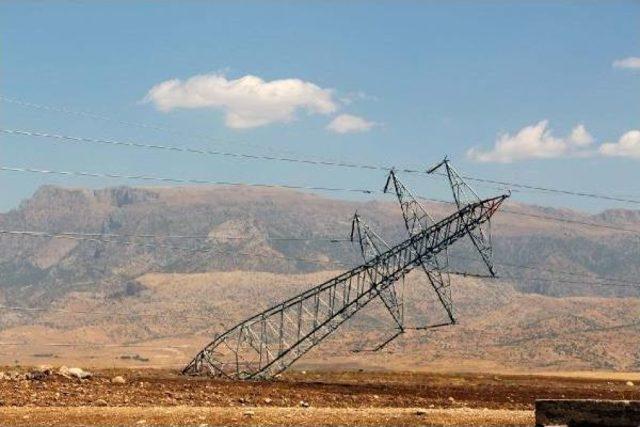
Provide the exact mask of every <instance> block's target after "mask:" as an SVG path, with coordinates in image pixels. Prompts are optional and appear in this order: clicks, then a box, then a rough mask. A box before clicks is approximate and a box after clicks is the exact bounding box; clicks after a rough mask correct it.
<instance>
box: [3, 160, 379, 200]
mask: <svg viewBox="0 0 640 427" xmlns="http://www.w3.org/2000/svg"><path fill="white" fill-rule="evenodd" d="M0 171H4V172H25V173H38V174H45V175H64V176H81V177H91V178H109V179H131V180H142V181H162V182H173V183H177V184H209V185H229V186H249V187H266V188H286V189H292V190H312V191H341V192H353V193H363V194H372V193H374V192H375V191H374V190H367V189H362V188H336V187H313V186H304V185H289V184H259V183H244V182H231V181H211V180H205V179H191V178H170V177H161V176H151V175H126V174H119V173H97V172H78V171H59V170H49V169H36V168H16V167H8V166H0Z"/></svg>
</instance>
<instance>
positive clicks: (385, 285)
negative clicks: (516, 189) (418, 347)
mask: <svg viewBox="0 0 640 427" xmlns="http://www.w3.org/2000/svg"><path fill="white" fill-rule="evenodd" d="M443 170H444V172H442V171H443ZM427 173H432V174H438V175H442V176H445V177H446V178H447V179H448V181H449V184H450V186H451V189H452V193H453V199H454V202H455V206H456V208H457V210H456V212H454V213H452V214H451V215H449V216H447V217H446V218H444V219H442V220H439V221H435V220H434V219H433V218H432V217H431V216H430V215H429V214H428V213H427V211H426V210H425V208H424V207H423V206H422V204H421V203H420V202H419V201H418V200H417V199H416V197H414V196H413V194H412V193H411V192H410V191H409V190H408V189H407V188H406V187H405V186H404V184H403V183H402V182H401V181H400V180H399V179H398V177H397V175H396V173H395V172H394V171H392V172H391V173H390V174H389V177H388V179H387V183H386V185H385V192H394V193H395V195H396V197H397V199H398V202H399V205H400V209H401V211H402V216H403V219H404V224H405V227H406V229H407V233H408V238H407V239H406V240H404V241H403V242H401V243H399V244H397V245H395V246H389V245H388V244H387V243H386V242H385V241H384V240H383V239H382V238H381V237H380V236H379V235H377V234H376V233H375V232H374V231H372V230H371V229H370V228H369V226H368V225H367V224H365V222H364V221H363V219H362V218H361V217H360V216H359V215H358V214H357V213H356V215H355V216H354V219H353V224H352V232H351V240H352V241H353V242H354V243H357V246H358V248H359V250H360V252H361V255H362V257H363V264H362V265H360V266H358V267H355V268H353V269H351V270H349V271H346V272H344V273H342V274H340V275H339V276H336V277H334V278H332V279H331V280H328V281H326V282H324V283H321V284H319V285H317V286H315V287H313V288H311V289H308V290H307V291H304V292H302V293H300V294H298V295H295V296H293V297H291V298H289V299H288V300H286V301H282V302H280V303H279V304H276V305H274V306H273V307H271V308H269V309H267V310H265V311H263V312H261V313H258V314H256V315H255V316H252V317H250V318H248V319H246V320H244V321H242V322H240V323H238V324H237V325H236V326H234V327H233V328H231V329H229V330H227V331H226V332H224V333H222V334H220V335H218V336H217V337H216V338H215V339H214V340H213V341H212V342H211V343H209V344H208V345H207V346H206V347H205V348H204V349H202V350H201V351H200V352H199V353H198V354H197V355H196V356H195V357H194V359H193V360H192V361H191V362H190V363H189V364H188V365H187V366H186V367H185V368H184V369H183V373H185V374H190V375H198V374H206V375H213V376H219V377H225V378H231V379H261V378H262V379H264V378H271V377H273V376H274V375H277V374H278V373H280V372H282V371H284V370H285V369H287V368H288V367H289V366H291V365H292V364H293V363H294V362H295V361H296V360H298V359H299V358H301V357H302V356H303V355H304V354H305V353H307V352H308V351H309V350H311V349H312V348H314V347H315V346H317V345H318V344H320V343H321V342H322V340H323V339H324V338H326V337H327V336H328V335H330V334H331V333H333V332H334V331H336V330H337V329H338V328H339V327H340V325H342V324H343V323H344V322H346V321H347V320H348V319H349V318H351V317H352V316H353V315H354V314H356V313H357V312H358V311H359V310H360V309H362V308H363V307H365V306H366V305H367V304H368V303H370V302H371V301H373V300H374V299H376V298H380V299H381V300H382V302H383V303H384V305H385V307H386V308H387V310H388V311H389V313H390V314H391V316H392V318H393V321H394V323H395V325H396V326H397V333H395V334H394V335H393V336H392V337H390V338H389V339H387V340H386V341H385V342H383V343H382V344H380V345H379V346H378V347H376V350H377V349H381V348H383V347H384V346H385V345H387V344H388V343H389V342H391V341H392V340H393V339H395V338H396V337H398V336H399V335H400V334H402V333H403V332H404V330H405V325H404V306H403V300H402V295H401V292H400V290H399V289H398V288H397V286H396V284H397V283H398V282H399V281H400V280H402V279H404V277H405V276H406V275H407V274H408V273H409V272H410V271H412V270H413V269H415V268H418V269H420V270H422V271H424V273H425V277H426V280H427V281H428V284H429V285H430V287H431V288H432V289H433V291H434V292H435V294H436V295H437V299H438V300H439V302H440V303H441V305H442V307H443V308H444V310H445V311H446V313H447V316H448V322H446V323H445V324H453V323H455V322H456V318H455V313H454V310H453V301H452V298H451V284H450V283H451V282H450V277H449V272H448V255H447V251H448V248H449V247H450V246H451V245H452V244H454V243H455V242H457V241H458V240H460V239H463V238H465V237H466V238H468V239H469V240H470V241H471V243H472V244H473V246H474V247H475V248H476V249H477V251H478V253H479V255H480V258H481V261H482V262H483V263H484V264H485V265H486V267H487V269H488V272H489V275H490V276H494V275H495V271H494V268H493V263H492V251H491V233H490V219H491V217H492V215H493V214H494V213H495V212H496V210H497V209H498V208H499V206H500V205H501V204H502V202H503V201H504V200H505V199H506V198H507V197H509V194H502V195H499V196H496V197H491V198H487V199H480V198H479V197H478V195H477V194H476V193H475V192H474V191H473V190H472V189H471V188H470V187H469V186H468V185H467V184H466V183H465V182H464V180H463V178H462V176H461V175H460V174H459V173H458V172H457V171H456V170H455V169H454V168H453V167H452V166H451V165H450V163H449V161H448V160H447V159H446V158H445V159H444V160H443V161H442V162H441V163H439V164H438V165H436V166H435V167H433V168H431V169H429V170H428V171H427ZM445 324H438V325H424V326H423V327H419V328H417V329H428V328H429V327H436V326H443V325H445Z"/></svg>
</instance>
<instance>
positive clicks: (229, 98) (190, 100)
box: [145, 74, 338, 129]
mask: <svg viewBox="0 0 640 427" xmlns="http://www.w3.org/2000/svg"><path fill="white" fill-rule="evenodd" d="M145 101H147V102H151V103H153V105H154V106H155V107H156V108H157V109H158V110H160V111H165V112H167V111H171V110H174V109H178V108H189V109H194V108H213V109H219V110H222V111H223V112H224V114H225V123H226V125H227V126H229V127H231V128H236V129H244V128H254V127H258V126H264V125H267V124H270V123H278V122H280V123H282V122H290V121H292V120H294V119H295V114H296V112H297V111H298V110H303V111H305V112H307V113H308V114H324V115H326V114H331V113H333V112H335V111H336V110H337V109H338V105H337V102H336V101H335V99H334V94H333V91H332V90H331V89H323V88H321V87H319V86H317V85H315V84H313V83H310V82H306V81H304V80H300V79H282V80H272V81H264V80H263V79H261V78H260V77H256V76H252V75H246V76H244V77H240V78H238V79H235V80H229V79H227V78H226V77H225V76H224V75H222V74H203V75H197V76H193V77H191V78H189V79H187V80H185V81H182V80H179V79H173V80H167V81H164V82H162V83H159V84H158V85H156V86H154V87H152V88H151V90H150V91H149V93H148V94H147V96H146V98H145Z"/></svg>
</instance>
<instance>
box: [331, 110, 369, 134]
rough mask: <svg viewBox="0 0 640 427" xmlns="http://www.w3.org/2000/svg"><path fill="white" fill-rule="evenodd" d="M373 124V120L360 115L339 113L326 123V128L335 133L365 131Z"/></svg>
mask: <svg viewBox="0 0 640 427" xmlns="http://www.w3.org/2000/svg"><path fill="white" fill-rule="evenodd" d="M375 125H376V123H375V122H370V121H368V120H365V119H363V118H362V117H358V116H353V115H351V114H340V115H339V116H338V117H336V118H335V119H333V120H331V123H329V124H328V125H327V129H328V130H330V131H332V132H335V133H352V132H367V131H369V130H371V128H373V127H374V126H375Z"/></svg>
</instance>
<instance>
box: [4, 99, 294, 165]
mask: <svg viewBox="0 0 640 427" xmlns="http://www.w3.org/2000/svg"><path fill="white" fill-rule="evenodd" d="M0 101H2V102H6V103H8V104H13V105H18V106H20V107H25V108H31V109H34V110H41V111H47V112H54V113H63V114H70V115H74V116H78V117H86V118H89V119H92V120H99V121H104V122H108V123H116V124H120V125H124V126H129V127H135V128H141V129H147V130H153V131H159V132H165V133H168V134H173V135H177V136H181V137H187V138H190V139H195V140H201V141H206V142H209V143H214V144H233V145H238V144H241V145H245V146H247V147H253V148H257V149H265V148H266V149H268V150H269V151H272V152H277V151H280V152H287V153H292V152H291V150H285V149H276V148H274V147H268V146H265V145H262V144H253V143H250V142H247V141H241V140H228V139H222V138H214V137H211V135H204V134H194V133H192V132H185V131H183V130H181V129H176V128H172V127H168V126H159V125H152V124H148V123H140V122H131V121H126V120H120V119H115V118H112V117H108V116H105V115H103V114H97V113H93V112H89V111H79V110H72V109H70V108H66V107H53V106H49V105H43V104H36V103H33V102H26V101H21V100H17V99H13V98H8V97H6V96H2V95H0Z"/></svg>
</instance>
